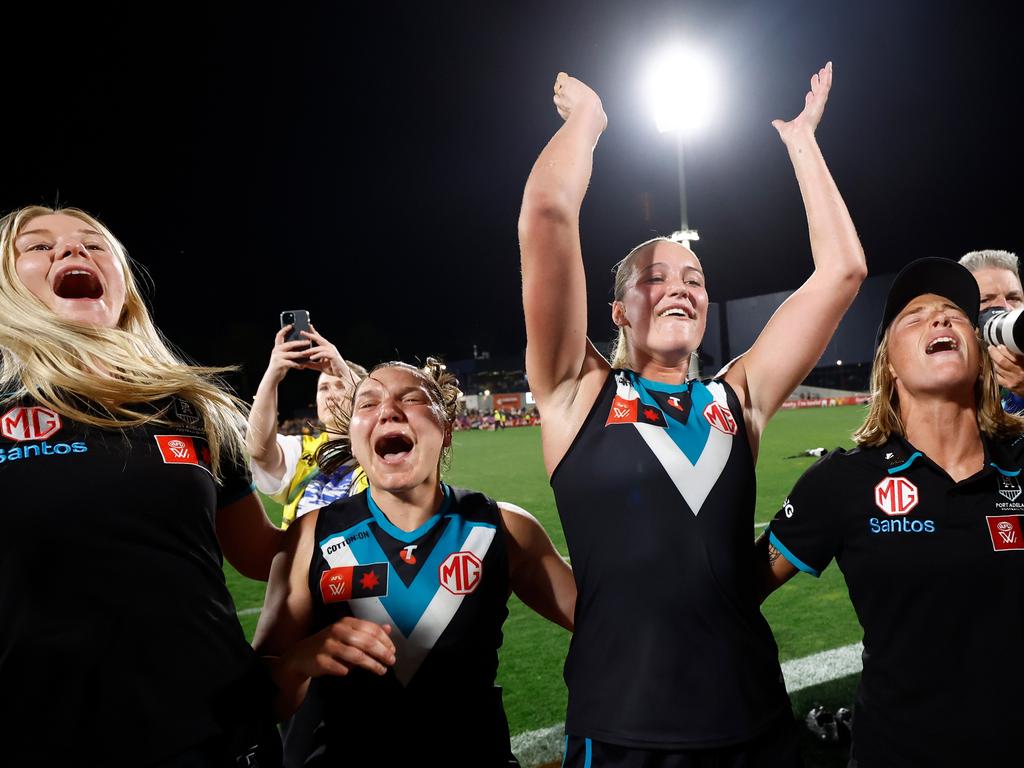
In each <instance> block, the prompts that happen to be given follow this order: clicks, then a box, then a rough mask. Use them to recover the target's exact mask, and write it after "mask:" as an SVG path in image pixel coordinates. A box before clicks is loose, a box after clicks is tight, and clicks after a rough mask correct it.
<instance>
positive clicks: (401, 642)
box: [309, 486, 511, 767]
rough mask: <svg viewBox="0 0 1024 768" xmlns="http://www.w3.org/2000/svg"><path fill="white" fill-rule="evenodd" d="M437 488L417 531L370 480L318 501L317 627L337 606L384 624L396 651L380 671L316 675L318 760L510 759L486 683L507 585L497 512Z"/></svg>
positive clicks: (330, 619) (490, 679) (312, 577)
mask: <svg viewBox="0 0 1024 768" xmlns="http://www.w3.org/2000/svg"><path fill="white" fill-rule="evenodd" d="M443 488H444V492H445V500H444V502H443V504H442V506H441V509H440V510H439V511H438V513H437V514H436V515H434V516H433V517H432V518H431V519H430V520H428V521H427V522H426V523H424V524H423V525H422V526H421V527H420V528H418V529H417V530H415V531H408V532H407V531H403V530H401V529H400V528H398V527H397V526H395V525H393V524H392V523H391V522H390V521H389V520H388V519H387V518H386V517H385V516H384V514H383V512H381V510H380V508H379V507H378V506H377V505H376V503H374V501H373V499H372V497H371V495H370V492H369V491H367V492H365V493H361V494H359V495H357V496H353V497H350V498H347V499H343V500H340V501H336V502H334V503H333V504H330V505H329V506H326V507H324V508H322V509H321V510H320V513H319V517H318V520H317V524H316V545H315V546H314V552H313V558H312V561H311V563H310V570H309V588H310V591H311V594H312V595H313V614H314V631H319V630H320V629H322V628H323V627H326V626H328V625H330V624H332V623H334V622H336V621H338V620H340V619H342V618H343V617H345V616H355V617H357V618H360V619H364V620H367V621H373V622H376V623H378V624H390V625H391V627H392V630H391V639H392V640H393V641H394V643H395V649H396V653H395V656H396V658H397V661H396V663H395V665H394V666H393V667H392V668H390V669H389V670H388V672H387V674H386V675H384V676H382V677H381V676H378V675H375V674H373V673H371V672H368V671H366V670H363V669H359V668H354V669H352V671H351V672H349V674H348V675H346V676H344V677H333V676H325V677H322V678H319V679H318V681H317V682H318V683H319V693H320V695H321V698H322V700H323V702H324V710H325V713H324V722H325V728H324V734H323V736H324V741H325V743H326V747H325V751H324V752H323V755H322V756H323V757H324V758H325V762H324V765H334V764H340V763H341V762H344V763H345V764H346V765H347V764H349V761H352V762H351V764H352V765H360V764H362V763H360V762H358V761H359V759H360V758H361V757H362V756H368V757H369V756H372V757H373V758H374V760H375V762H376V763H377V764H380V765H390V764H395V765H399V764H410V765H428V764H430V759H432V758H433V757H437V758H438V759H440V760H441V764H443V765H460V766H461V765H467V766H468V765H473V766H485V767H489V766H499V765H502V766H503V765H507V764H508V763H507V761H508V757H509V755H510V754H511V753H510V750H509V736H508V724H507V722H506V720H505V713H504V709H503V708H502V704H501V690H500V689H499V688H496V687H495V686H494V678H495V674H496V672H497V667H498V647H499V646H500V645H501V641H502V632H501V625H502V623H503V622H504V621H505V618H506V617H507V616H508V609H507V607H506V602H507V600H508V596H509V577H508V554H507V551H506V545H505V530H504V526H503V524H502V521H501V512H500V510H499V509H498V507H497V505H496V504H495V502H494V501H492V500H491V499H489V498H487V497H486V496H484V495H483V494H481V493H477V492H475V491H467V490H462V489H455V488H449V487H448V486H443ZM428 758H429V759H428ZM442 758H443V759H442ZM314 764H316V765H319V764H320V763H318V762H314Z"/></svg>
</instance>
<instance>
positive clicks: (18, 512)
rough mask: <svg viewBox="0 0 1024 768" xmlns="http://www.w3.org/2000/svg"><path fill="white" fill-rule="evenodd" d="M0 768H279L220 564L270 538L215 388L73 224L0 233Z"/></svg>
mask: <svg viewBox="0 0 1024 768" xmlns="http://www.w3.org/2000/svg"><path fill="white" fill-rule="evenodd" d="M0 354H2V365H0V393H2V394H0V483H2V488H3V494H4V503H3V505H2V507H0V529H2V531H3V534H2V535H0V584H3V587H2V588H0V691H2V692H3V695H2V696H0V745H2V747H0V750H2V752H0V754H2V757H0V762H2V763H3V764H4V765H5V766H48V765H75V766H105V767H106V766H109V767H110V768H122V767H123V768H129V767H130V768H138V767H139V766H161V767H162V768H184V767H185V766H188V767H189V768H228V767H229V766H231V767H233V766H238V765H257V764H258V765H261V766H273V765H275V764H279V763H280V749H281V746H280V739H279V737H278V734H277V731H276V729H275V728H274V722H273V716H272V712H271V707H270V705H271V697H272V695H273V694H272V686H271V684H270V681H269V679H267V676H266V673H265V671H264V669H263V667H262V665H261V664H260V662H259V660H258V659H257V658H256V656H255V655H254V653H253V651H252V648H250V647H249V644H248V643H247V642H246V639H245V634H244V632H243V631H242V627H241V625H240V624H239V623H238V618H237V615H236V610H235V605H234V602H233V601H232V598H231V594H230V593H229V592H228V588H227V585H226V584H225V581H224V573H223V560H224V557H225V556H226V557H227V559H228V560H229V561H230V562H231V563H232V565H234V566H235V567H236V568H237V569H238V570H239V571H240V572H241V573H243V574H244V575H246V576H248V577H249V578H253V579H263V580H265V579H266V578H267V575H268V573H269V570H270V563H271V560H272V558H273V557H274V555H275V554H276V552H277V550H278V547H279V544H280V540H281V539H282V538H283V534H282V533H281V531H279V530H278V529H277V528H276V527H275V526H274V525H273V524H272V523H271V522H270V520H268V519H267V517H266V515H265V514H264V511H263V507H262V505H261V504H260V501H259V499H258V497H257V496H256V494H255V493H253V490H252V487H251V485H250V480H249V473H248V469H247V468H246V466H245V449H244V445H243V439H242V430H241V425H242V424H243V423H244V419H245V417H244V413H243V411H244V403H242V402H241V401H239V400H238V399H237V398H235V397H234V396H232V395H231V394H230V393H229V392H227V391H225V389H224V388H223V387H222V386H221V385H220V384H219V383H218V381H217V379H216V376H217V374H219V373H222V372H224V371H225V370H226V369H218V368H205V367H199V366H195V365H190V364H188V363H186V362H184V361H183V360H182V359H181V358H179V357H178V356H177V355H175V354H174V352H172V351H171V349H170V348H169V347H168V346H167V345H166V343H165V342H164V341H163V337H162V336H161V335H160V332H159V331H158V330H157V328H156V327H155V326H154V324H153V321H152V319H151V318H150V315H149V312H148V310H147V308H146V303H145V300H144V299H143V296H142V294H141V293H140V291H139V288H138V285H137V283H136V279H135V277H134V276H133V270H132V268H131V266H130V263H129V261H128V257H127V255H126V252H125V249H124V247H123V246H122V245H121V243H120V242H118V240H117V238H115V237H114V235H113V234H112V233H111V232H110V230H109V229H107V228H106V227H105V226H104V225H103V224H102V223H100V222H99V221H98V220H97V219H96V218H94V217H93V216H90V215H89V214H87V213H85V212H84V211H81V210H77V209H70V208H65V209H58V210H54V209H51V208H45V207H41V206H29V207H26V208H22V209H19V210H16V211H14V212H12V213H10V214H8V215H6V216H4V217H3V218H0Z"/></svg>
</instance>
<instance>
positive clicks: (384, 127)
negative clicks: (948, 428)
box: [0, 0, 1024, 403]
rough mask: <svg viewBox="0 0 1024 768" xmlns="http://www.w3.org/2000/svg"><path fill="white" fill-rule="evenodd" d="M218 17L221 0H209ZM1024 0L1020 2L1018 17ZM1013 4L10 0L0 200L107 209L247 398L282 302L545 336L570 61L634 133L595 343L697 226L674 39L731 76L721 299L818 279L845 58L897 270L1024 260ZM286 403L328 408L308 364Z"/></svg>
mask: <svg viewBox="0 0 1024 768" xmlns="http://www.w3.org/2000/svg"><path fill="white" fill-rule="evenodd" d="M210 5H213V4H210ZM1015 5H1016V4H1015ZM1010 8H1011V6H1010V4H1008V3H1007V4H1005V5H1003V6H1001V5H999V4H991V5H987V4H982V3H970V4H968V3H943V2H935V1H928V2H903V1H900V0H890V1H889V2H874V1H873V0H872V1H869V2H857V3H835V2H804V1H800V2H796V1H784V2H750V3H740V2H737V3H732V2H616V3H612V2H604V3H599V2H590V3H581V2H580V3H559V2H549V3H532V2H530V3H526V2H519V3H501V4H499V3H494V2H492V3H487V2H477V3H458V4H453V3H443V2H442V3H419V4H398V3H376V4H373V5H372V7H368V6H367V5H364V4H353V3H331V4H326V3H325V4H323V5H322V6H317V5H313V4H311V5H309V6H308V7H303V6H302V5H300V4H279V5H278V7H277V8H276V9H275V10H274V11H270V12H257V11H255V10H253V8H252V7H251V6H249V7H243V6H241V5H239V6H236V7H234V8H230V9H229V8H219V9H215V10H211V9H210V8H206V7H204V6H202V5H198V4H195V5H192V4H179V3H175V4H164V5H162V6H157V5H150V4H137V7H136V8H135V10H132V11H131V12H130V13H129V12H121V13H118V14H114V13H108V12H101V11H97V10H96V9H95V8H93V7H89V8H84V7H81V6H80V7H79V8H78V10H76V11H63V10H60V9H59V8H58V7H56V6H50V5H46V6H44V10H43V11H41V12H40V13H39V14H38V15H35V16H31V17H29V16H24V17H20V18H18V17H16V16H14V15H11V14H10V13H9V12H7V11H5V17H4V20H3V24H2V26H3V30H4V43H3V45H2V46H0V66H2V69H3V72H4V73H5V74H6V77H5V79H4V82H5V84H6V88H5V96H6V98H5V99H4V107H3V121H2V128H0V130H2V131H3V137H4V145H5V146H6V148H7V152H6V153H5V158H4V162H3V170H2V179H3V183H2V187H0V196H2V200H0V203H2V205H0V207H2V208H3V209H4V210H9V209H11V208H14V207H17V206H20V205H24V204H29V203H47V204H53V203H54V202H60V203H65V204H71V205H77V206H80V207H82V208H85V209H87V210H89V211H90V212H92V213H94V214H96V215H98V216H99V217H100V218H101V219H103V220H104V221H105V222H106V223H107V224H108V225H109V226H110V227H111V229H112V230H113V231H114V232H115V233H116V234H117V235H118V236H119V237H120V238H121V239H122V241H123V242H124V243H125V244H126V245H127V247H128V249H129V252H130V253H131V254H132V256H133V257H134V258H135V259H136V260H137V261H138V262H140V263H141V264H143V265H144V266H145V268H146V269H147V270H148V272H149V273H150V275H151V276H152V279H153V283H154V284H155V289H154V290H152V291H151V292H150V298H151V302H152V306H153V308H154V312H155V317H156V321H157V324H158V325H159V326H160V327H161V329H162V330H163V331H164V332H165V333H166V334H167V336H168V337H169V338H170V339H171V340H172V341H173V342H175V343H176V344H177V345H178V346H179V348H180V349H182V350H183V351H184V352H185V353H186V354H188V355H190V356H191V357H192V358H194V359H196V360H199V361H201V362H204V363H215V364H239V365H242V366H243V369H244V372H243V374H242V375H241V376H237V377H235V378H234V379H233V382H234V383H235V385H236V386H237V387H238V389H239V391H240V394H242V395H243V396H245V397H248V396H249V395H251V394H252V392H253V391H254V389H255V386H256V383H257V382H258V380H259V377H260V376H261V375H262V371H263V369H264V367H265V365H266V360H267V357H268V355H269V351H270V347H271V344H272V338H273V335H274V333H275V331H276V329H277V326H278V315H279V313H280V312H281V311H282V310H285V309H295V308H305V309H308V310H309V311H310V313H311V314H312V317H313V321H314V323H315V324H316V325H317V327H318V328H319V330H320V331H321V332H323V333H324V334H325V335H327V336H328V337H329V338H330V339H332V340H333V341H335V342H336V343H337V344H338V346H339V348H341V351H342V353H343V354H346V355H348V356H350V357H352V358H353V359H355V360H358V361H360V362H363V363H367V364H370V363H374V362H377V361H379V360H381V359H386V358H393V357H396V356H400V357H403V358H406V359H411V358H413V357H416V356H423V355H426V354H429V353H443V354H444V355H446V356H448V357H449V358H452V359H455V358H464V357H469V356H471V354H472V350H473V345H474V344H475V345H477V346H478V348H479V349H482V350H488V351H490V352H491V353H492V354H494V355H519V356H521V354H522V351H523V348H524V346H525V333H524V329H523V322H522V308H521V304H520V293H519V291H520V286H519V258H518V246H517V240H516V219H517V216H518V209H519V202H520V199H521V195H522V189H523V184H524V182H525V180H526V176H527V174H528V173H529V170H530V167H531V165H532V163H533V161H534V159H535V158H536V156H537V154H538V153H539V152H540V150H541V148H542V147H543V146H544V143H545V142H546V140H547V139H548V138H549V137H550V135H551V134H552V133H553V132H554V131H555V130H557V128H558V126H559V125H560V120H559V118H558V116H557V114H556V113H555V110H554V107H553V106H552V105H551V85H552V83H553V81H554V77H555V75H556V74H557V72H558V71H559V70H565V71H568V72H569V73H570V74H573V75H575V76H578V77H580V78H581V79H583V80H584V81H585V82H587V83H588V84H590V85H591V86H592V87H594V88H595V90H597V92H598V93H599V94H600V95H601V97H602V99H603V102H604V106H605V110H606V112H607V114H608V118H609V127H608V130H607V132H606V133H605V135H604V136H603V138H602V139H601V142H600V144H599V146H598V149H597V153H596V157H595V171H594V177H593V180H592V184H591V189H590V192H589V194H588V197H587V200H586V202H585V204H584V209H583V217H582V232H583V248H584V257H585V260H586V263H587V270H588V278H589V281H590V286H591V288H590V317H591V334H592V335H593V336H595V337H597V338H601V339H604V338H606V337H609V336H610V335H611V333H610V330H611V326H610V321H609V320H608V310H607V306H606V305H607V302H608V300H609V290H610V286H611V278H610V276H609V273H608V270H609V269H610V267H611V266H612V264H614V263H615V262H616V261H617V260H618V259H620V258H621V257H622V256H623V255H624V254H625V253H626V252H627V251H628V250H629V248H630V247H631V246H632V245H634V244H635V243H637V242H639V241H641V240H644V239H647V238H649V237H651V236H654V235H657V234H668V233H670V232H671V231H672V230H674V229H676V228H677V227H678V220H677V217H678V188H677V178H676V160H675V145H674V139H673V138H672V137H671V136H670V135H667V134H666V135H661V134H658V133H657V131H656V130H655V128H654V124H653V119H652V118H651V116H650V114H649V112H648V110H647V108H646V107H645V105H644V103H643V101H642V97H641V92H640V87H639V83H640V77H641V74H642V71H643V69H644V67H645V65H646V63H647V60H648V58H649V57H650V55H651V53H652V52H653V51H654V50H655V49H656V48H657V47H659V45H660V44H661V43H662V42H667V41H669V40H671V39H674V38H677V37H679V38H682V39H684V40H687V39H688V40H698V41H700V43H701V45H702V46H703V47H705V48H706V49H707V50H708V51H709V52H710V53H711V54H712V55H713V57H714V59H715V61H716V64H717V67H718V70H719V78H720V84H721V87H722V94H721V104H720V107H719V110H718V113H717V115H716V117H715V119H714V122H713V123H712V125H711V126H710V127H709V128H708V129H707V130H706V131H705V132H703V133H702V134H701V135H699V136H698V137H696V138H694V139H693V140H692V141H691V143H690V144H689V145H688V148H687V185H688V192H689V210H690V222H691V224H692V225H693V226H695V227H696V228H697V229H698V230H699V231H700V234H701V240H700V242H699V243H697V244H696V247H695V250H696V252H697V254H698V255H699V256H700V258H701V260H702V262H703V264H704V269H705V271H706V273H707V279H708V289H709V293H710V296H711V299H712V300H713V301H722V300H727V299H732V298H738V297H742V296H749V295H754V294H760V293H766V292H769V291H779V290H787V289H793V288H795V287H797V286H798V285H799V283H800V282H801V281H802V279H803V278H804V277H805V276H806V275H807V274H808V273H809V270H810V266H811V260H810V252H809V247H808V243H807V235H806V226H805V220H804V215H803V210H802V206H801V203H800V196H799V192H798V189H797V185H796V182H795V180H794V178H793V175H792V171H791V168H790V165H789V161H788V158H787V156H786V152H785V149H784V147H783V146H782V144H781V142H780V141H779V140H778V137H777V135H776V133H775V131H774V129H772V128H771V126H770V125H769V122H770V120H771V119H773V118H776V117H781V118H785V119H789V118H792V117H793V116H794V115H795V114H796V113H797V112H798V111H799V109H800V108H801V106H802V103H803V95H804V93H805V92H806V90H807V83H808V78H809V77H810V75H811V74H812V73H813V72H814V71H816V70H817V68H818V67H820V66H822V65H823V64H824V63H825V61H827V60H828V59H831V60H833V62H834V66H835V79H834V85H833V89H832V94H831V97H830V101H829V104H828V107H827V109H826V112H825V117H824V120H823V122H822V124H821V126H820V128H819V130H818V138H819V143H820V144H821V146H822V149H823V152H824V154H825V157H826V159H827V160H828V161H829V164H830V167H831V169H832V172H833V174H834V176H835V177H836V180H837V182H838V184H839V188H840V190H841V191H842V193H843V195H844V197H845V199H846V201H847V204H848V205H849V207H850V209H851V212H852V214H853V218H854V221H855V223H856V224H857V227H858V230H859V232H860V234H861V239H862V241H863V243H864V246H865V249H866V251H867V254H868V266H869V269H870V270H871V272H872V273H875V274H881V273H885V272H893V271H895V270H896V269H898V268H899V267H900V266H901V265H902V264H904V263H906V262H907V261H909V260H911V259H913V258H916V257H919V256H924V255H942V256H950V257H958V256H959V255H961V254H962V253H963V252H965V251H967V250H971V249H975V248H986V247H988V248H1006V249H1010V250H1016V251H1022V250H1024V238H1022V230H1021V227H1020V207H1021V206H1020V203H1021V194H1020V191H1019V189H1020V179H1021V177H1022V174H1021V171H1022V170H1024V169H1022V154H1024V153H1022V136H1024V131H1022V129H1021V123H1020V121H1019V119H1018V114H1019V112H1020V105H1021V96H1022V93H1024V87H1022V85H1021V64H1022V59H1024V56H1022V54H1021V53H1019V51H1020V49H1021V44H1020V31H1021V24H1020V21H1021V19H1020V18H1019V16H1020V12H1019V11H1011V10H1010ZM286 384H287V386H286V387H285V391H284V393H283V394H284V401H285V403H287V402H288V401H289V400H290V399H291V400H295V399H296V398H299V399H301V398H305V399H307V400H308V396H309V395H311V392H312V388H313V374H308V373H307V374H305V375H304V376H303V375H301V374H300V375H295V374H292V375H290V376H289V379H288V381H287V382H286Z"/></svg>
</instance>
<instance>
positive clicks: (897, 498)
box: [769, 435, 1024, 768]
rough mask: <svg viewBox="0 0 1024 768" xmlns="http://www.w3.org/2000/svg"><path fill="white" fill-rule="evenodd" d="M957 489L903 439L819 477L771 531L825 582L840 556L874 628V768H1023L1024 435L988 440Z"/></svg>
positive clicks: (869, 755) (862, 753)
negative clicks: (977, 463) (978, 467)
mask: <svg viewBox="0 0 1024 768" xmlns="http://www.w3.org/2000/svg"><path fill="white" fill-rule="evenodd" d="M982 445H983V446H984V450H985V459H984V464H983V466H982V469H981V470H980V471H979V472H976V473H975V474H973V475H971V476H970V477H967V478H964V479H962V480H960V481H959V482H956V481H954V480H953V479H952V478H951V477H950V476H949V475H948V474H947V473H946V472H945V470H943V469H942V467H940V466H939V465H937V464H936V463H935V462H933V461H932V460H931V459H930V458H929V457H928V456H926V455H925V454H923V453H922V452H921V451H919V450H917V449H916V448H915V447H914V446H913V445H911V444H910V443H909V442H907V441H906V440H905V439H903V438H902V437H900V436H898V435H893V436H892V437H891V438H890V439H889V440H888V441H887V442H886V443H885V444H884V445H881V446H875V447H870V446H863V447H860V448H856V449H853V450H851V451H844V450H843V449H841V448H840V449H836V450H835V451H832V452H831V453H829V454H828V455H826V456H825V457H824V458H822V459H821V460H820V461H818V462H817V463H816V464H815V465H814V466H812V467H811V468H810V469H808V470H807V471H806V472H805V473H804V474H803V476H802V477H801V478H800V480H799V481H798V482H797V484H796V486H795V487H794V488H793V490H792V492H791V493H790V495H789V498H787V499H786V501H785V503H784V504H783V506H782V509H781V510H780V511H779V513H778V514H777V515H776V517H775V519H774V520H773V521H772V523H771V527H770V529H769V536H770V539H771V542H772V544H773V545H774V546H775V547H776V548H777V549H778V550H779V551H780V552H781V553H782V554H783V555H784V556H785V557H786V559H787V560H789V561H790V563H792V564H793V565H794V566H796V567H797V568H799V569H800V570H802V571H805V572H807V573H810V574H812V575H814V576H818V575H819V574H820V573H821V572H822V571H824V570H825V568H826V567H827V566H828V565H829V564H830V563H831V561H832V560H833V559H835V561H836V563H837V565H838V566H839V568H840V570H842V572H843V576H844V577H845V579H846V584H847V587H848V588H849V591H850V601H851V602H852V603H853V607H854V609H855V610H856V612H857V619H858V620H859V621H860V624H861V626H862V627H863V629H864V653H863V659H864V670H863V672H862V673H861V676H860V683H859V685H858V688H857V698H856V702H855V704H854V710H853V749H852V755H853V757H854V758H855V759H856V761H857V765H858V766H861V767H862V768H916V767H917V766H928V768H953V767H954V766H985V768H1010V766H1019V765H1021V764H1022V762H1024V747H1022V746H1021V735H1020V734H1021V728H1022V727H1024V697H1022V695H1021V672H1020V664H1021V655H1022V653H1024V485H1022V482H1021V479H1022V476H1024V472H1022V469H1024V438H1018V439H1017V440H1016V441H1014V442H1010V443H1000V442H995V441H991V440H989V439H988V438H984V437H983V438H982Z"/></svg>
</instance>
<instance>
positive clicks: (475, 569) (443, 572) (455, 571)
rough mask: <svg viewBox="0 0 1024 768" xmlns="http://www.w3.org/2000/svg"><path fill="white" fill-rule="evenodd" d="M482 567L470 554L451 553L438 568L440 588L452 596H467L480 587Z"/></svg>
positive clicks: (478, 559) (476, 558)
mask: <svg viewBox="0 0 1024 768" xmlns="http://www.w3.org/2000/svg"><path fill="white" fill-rule="evenodd" d="M483 575H484V566H483V563H481V562H480V558H478V557H477V556H476V555H474V554H473V553H472V552H453V553H452V554H450V555H448V557H447V559H446V560H445V561H444V562H443V563H441V566H440V567H439V568H438V578H439V580H440V582H441V586H442V587H444V588H445V589H447V590H448V591H449V592H451V593H452V594H453V595H468V594H469V593H470V592H472V591H473V590H475V589H476V588H477V587H478V586H480V579H481V578H483Z"/></svg>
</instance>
